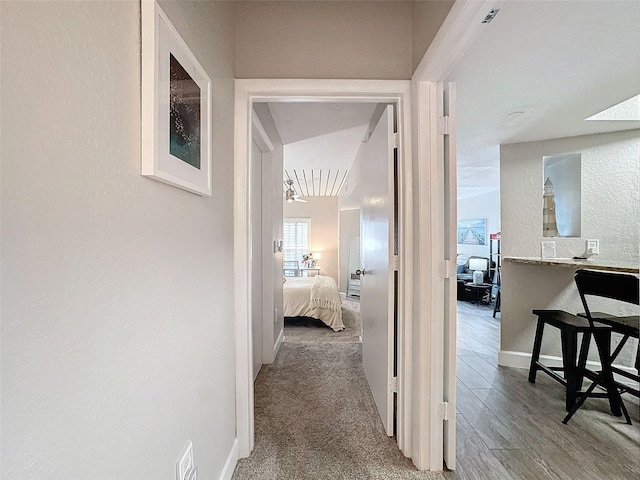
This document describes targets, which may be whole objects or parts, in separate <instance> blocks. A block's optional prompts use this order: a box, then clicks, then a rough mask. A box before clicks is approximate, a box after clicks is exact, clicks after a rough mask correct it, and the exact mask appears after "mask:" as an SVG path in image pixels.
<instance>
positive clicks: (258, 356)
mask: <svg viewBox="0 0 640 480" xmlns="http://www.w3.org/2000/svg"><path fill="white" fill-rule="evenodd" d="M249 168H250V169H251V190H250V192H249V202H250V203H251V280H250V281H251V341H252V344H253V347H252V357H253V379H254V380H255V379H256V377H257V376H258V373H259V372H260V368H261V367H262V353H263V350H262V344H263V338H262V336H263V325H262V323H263V318H262V315H263V308H262V152H261V151H260V148H259V147H258V145H256V143H255V142H251V163H250V165H249Z"/></svg>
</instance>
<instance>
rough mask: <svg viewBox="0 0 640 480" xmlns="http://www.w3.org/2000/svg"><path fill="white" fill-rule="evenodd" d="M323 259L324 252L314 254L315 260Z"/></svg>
mask: <svg viewBox="0 0 640 480" xmlns="http://www.w3.org/2000/svg"><path fill="white" fill-rule="evenodd" d="M321 258H322V252H313V259H314V260H320V259H321Z"/></svg>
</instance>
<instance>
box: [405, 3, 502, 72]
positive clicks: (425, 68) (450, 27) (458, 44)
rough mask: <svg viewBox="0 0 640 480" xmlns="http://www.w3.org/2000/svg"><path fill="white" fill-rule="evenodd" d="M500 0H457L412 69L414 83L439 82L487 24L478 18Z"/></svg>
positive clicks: (483, 15) (496, 5)
mask: <svg viewBox="0 0 640 480" xmlns="http://www.w3.org/2000/svg"><path fill="white" fill-rule="evenodd" d="M503 2H504V0H502V1H501V0H481V1H479V0H457V1H456V2H455V3H454V4H453V6H452V7H451V10H449V13H448V14H447V18H445V19H444V22H442V25H441V26H440V28H439V29H438V33H436V36H435V37H434V39H433V41H432V42H431V45H430V46H429V48H428V50H427V52H426V53H425V54H424V57H422V60H421V61H420V63H419V64H418V67H417V68H416V70H415V71H414V72H413V77H412V80H415V81H418V82H426V81H432V82H437V81H443V80H445V79H446V77H447V75H449V73H451V70H452V68H453V67H454V66H455V65H456V63H457V62H458V61H459V60H460V59H461V58H462V56H463V55H464V53H465V52H466V51H467V49H468V48H469V46H470V45H471V43H472V42H473V41H474V40H475V38H476V37H477V36H478V35H480V33H481V30H482V28H487V27H488V25H487V24H483V23H482V19H483V18H484V17H485V16H486V14H487V13H489V11H490V10H491V9H493V8H497V7H498V6H499V5H500V3H503Z"/></svg>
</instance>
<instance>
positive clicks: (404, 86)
mask: <svg viewBox="0 0 640 480" xmlns="http://www.w3.org/2000/svg"><path fill="white" fill-rule="evenodd" d="M246 82H247V83H251V81H246ZM239 83H242V82H239ZM274 83H278V82H274ZM287 83H288V82H287ZM301 83H306V84H309V83H310V82H305V81H301ZM311 83H313V82H311ZM317 83H318V84H323V88H321V89H320V90H325V91H324V92H318V94H317V96H316V99H319V100H318V101H320V102H329V103H336V101H340V102H344V101H351V102H356V103H369V104H379V103H387V104H388V103H392V104H394V105H396V106H397V112H398V120H397V121H395V120H393V116H391V117H389V118H391V121H390V122H389V120H388V119H387V122H386V124H390V128H393V127H394V126H395V125H396V124H398V126H399V127H400V129H401V128H402V125H406V124H408V121H407V114H408V112H407V102H408V91H409V83H408V82H375V83H377V84H378V85H376V87H377V88H375V89H373V91H377V93H376V94H372V93H371V91H372V89H371V88H370V87H371V86H370V85H368V86H367V85H364V84H367V83H369V82H362V83H363V85H355V88H354V87H353V86H352V87H351V90H350V89H349V88H347V89H346V90H347V93H345V91H344V90H342V88H344V87H345V85H342V86H341V87H342V88H341V89H338V90H339V91H340V90H342V91H341V93H340V95H338V96H336V94H335V93H331V92H327V91H326V86H327V84H330V83H331V82H326V81H325V82H317ZM340 83H343V82H340ZM355 83H356V84H357V83H360V82H355ZM362 87H365V88H362ZM305 90H306V93H305V94H304V95H302V96H300V94H293V95H292V94H291V93H288V92H287V88H284V89H282V90H281V92H282V91H283V92H284V93H283V94H280V95H269V96H267V98H265V96H263V95H257V96H256V97H254V98H252V100H249V95H247V96H245V97H244V99H243V100H244V101H247V103H246V106H247V111H246V113H245V117H244V118H247V119H248V117H249V113H250V112H251V111H253V107H254V106H258V104H261V103H265V102H269V103H271V102H276V103H279V102H290V101H301V100H309V99H310V95H309V93H308V91H309V89H308V86H307V87H305ZM290 91H291V90H289V92H290ZM243 103H244V102H243ZM267 108H268V107H267ZM381 117H382V115H381ZM237 118H238V116H237ZM241 122H242V124H243V125H247V124H246V123H244V121H241ZM245 131H246V130H245ZM406 134H408V132H406ZM406 134H405V136H402V137H401V138H402V141H400V142H398V144H399V149H400V151H401V152H402V153H400V154H399V158H400V159H402V158H403V154H404V153H407V152H408V151H409V149H408V145H409V138H408V135H406ZM383 137H384V138H385V140H386V141H391V142H393V143H395V138H394V137H390V136H389V135H387V134H386V133H385V135H383ZM248 146H249V145H248V144H245V143H244V141H243V142H242V145H239V144H237V147H239V148H240V149H241V150H242V151H238V149H237V153H238V155H239V158H248V153H249V152H248V148H247V147H248ZM392 148H393V147H392ZM408 160H410V157H408V156H407V162H405V163H404V164H403V165H398V167H397V169H398V171H400V173H401V174H402V173H404V171H405V170H406V168H407V166H409V168H410V164H409V163H408ZM400 162H401V160H400ZM248 167H249V168H248ZM238 170H242V171H241V172H239V171H238ZM236 173H237V174H240V176H241V178H243V179H249V178H250V176H251V169H250V165H247V163H245V162H243V164H242V165H239V164H238V163H237V164H236ZM280 175H281V177H280V180H279V181H278V186H279V189H280V191H279V199H280V202H282V199H283V198H282V197H283V183H282V171H280ZM236 176H238V175H236ZM243 183H244V181H243ZM246 186H247V187H248V184H246ZM245 188H246V187H245ZM312 188H313V186H312ZM248 190H249V188H247V189H246V190H244V191H243V188H242V187H240V188H239V189H238V190H237V191H238V193H239V194H241V197H242V198H241V199H238V198H237V199H236V200H237V202H236V204H237V205H238V200H240V203H241V204H242V205H240V207H241V208H239V209H237V210H238V211H239V212H246V213H244V215H243V214H242V213H241V214H240V215H237V216H236V233H240V235H238V236H237V241H236V243H237V244H238V243H239V242H240V243H241V242H243V241H245V242H246V244H247V245H249V244H250V239H251V238H252V236H251V227H250V222H248V219H249V218H250V211H251V209H250V205H249V202H247V199H248V198H250V192H249V191H248ZM399 190H400V192H399V195H398V198H399V199H400V200H401V201H402V200H403V193H402V189H399ZM296 194H297V195H299V194H298V193H297V192H296ZM405 201H406V199H405ZM401 211H402V214H403V215H407V214H410V205H409V204H408V202H407V208H405V209H404V210H401ZM336 213H337V212H336ZM247 214H249V215H247ZM405 222H406V220H404V221H402V222H399V223H400V227H399V228H398V229H397V231H398V232H400V233H402V225H403V224H404V223H405ZM239 230H240V232H239ZM392 230H393V231H396V229H395V228H392ZM402 239H403V237H402V235H401V236H400V240H399V241H398V242H397V244H398V245H399V248H402ZM263 240H264V238H263ZM272 240H273V241H271V240H270V241H269V242H264V241H263V244H266V243H268V244H269V245H270V248H273V249H274V250H273V251H272V252H275V254H274V256H275V258H278V259H279V261H280V262H282V252H281V251H279V250H280V249H281V248H282V244H281V243H280V242H282V238H273V239H272ZM389 243H390V244H393V243H394V242H389ZM310 253H311V252H310ZM321 255H322V259H321V262H322V263H321V264H320V265H322V264H323V263H324V261H325V255H324V252H321ZM336 257H337V255H336ZM336 260H337V258H336ZM336 263H337V262H336ZM387 263H389V262H387ZM236 264H237V267H238V268H237V269H236V271H237V273H238V276H237V277H236V287H237V290H238V293H239V295H238V301H239V302H241V301H242V300H241V299H242V298H243V297H244V298H246V299H247V300H249V299H250V298H253V295H252V291H251V290H252V285H251V282H247V281H246V280H245V279H247V280H248V277H249V270H248V267H249V265H250V262H248V261H247V259H246V258H244V257H243V258H242V259H240V258H239V257H236ZM325 266H326V265H325ZM282 268H283V267H282V264H281V263H280V273H279V277H278V278H279V279H280V282H281V281H282V277H283V269H282ZM336 270H337V268H336ZM242 272H245V273H244V274H243V273H242ZM245 275H246V276H245ZM406 275H407V276H406V277H404V278H403V276H402V274H401V275H400V279H399V281H398V284H399V285H398V287H397V288H394V291H395V290H397V291H398V292H399V294H400V298H401V300H400V301H399V302H397V304H398V305H399V307H400V308H399V310H400V309H401V308H403V307H404V305H405V302H406V300H404V299H403V298H402V294H403V289H404V288H405V285H406V284H407V282H406V280H407V278H409V275H410V271H407V272H406ZM336 276H337V275H336ZM243 277H244V278H243ZM241 279H242V280H241ZM338 280H339V279H338ZM336 283H337V282H336ZM391 303H396V302H393V301H392V302H391ZM245 305H246V303H245V304H244V305H243V306H242V307H239V308H238V310H237V313H239V314H240V317H241V319H240V322H237V323H236V327H237V332H238V333H239V335H238V336H237V338H238V343H239V345H238V346H239V348H238V353H239V363H238V365H239V367H240V368H239V374H238V391H239V395H238V397H239V402H238V404H239V409H238V415H239V419H238V425H239V427H240V428H239V452H240V456H243V453H244V455H246V454H247V453H248V452H249V451H250V450H251V442H252V440H253V433H252V428H253V405H252V399H251V394H250V393H251V391H252V377H253V365H252V358H251V354H250V350H249V349H248V348H247V345H248V344H250V342H251V331H250V326H251V325H250V323H249V320H250V315H249V312H248V311H247V308H246V306H245ZM398 317H399V318H402V315H401V313H400V314H399V315H398ZM237 320H238V319H237ZM274 323H277V319H274ZM399 343H400V345H402V342H399ZM398 354H399V356H400V357H399V358H401V356H402V354H403V347H402V346H401V347H399V348H398ZM398 363H399V364H402V362H401V361H400V362H398ZM243 371H244V372H246V374H245V373H242V372H243ZM247 374H248V375H247ZM399 375H401V373H399ZM249 379H251V381H247V380H249ZM384 383H385V384H386V385H391V379H390V378H389V379H388V380H385V382H384ZM399 398H400V401H398V402H397V404H398V405H402V404H403V401H404V399H402V396H401V392H399ZM402 413H403V412H402V410H401V409H400V408H399V409H398V416H399V420H398V425H399V426H402V421H403V417H402ZM240 417H242V418H240ZM399 431H400V432H401V431H402V428H401V427H400V428H399ZM242 433H244V434H245V435H246V436H244V438H245V440H246V444H245V445H244V447H245V448H246V451H245V452H243V445H242V442H240V440H241V439H242V438H243V435H242ZM400 436H402V434H401V435H400ZM398 443H399V445H400V447H401V448H402V442H401V440H400V438H399V441H398Z"/></svg>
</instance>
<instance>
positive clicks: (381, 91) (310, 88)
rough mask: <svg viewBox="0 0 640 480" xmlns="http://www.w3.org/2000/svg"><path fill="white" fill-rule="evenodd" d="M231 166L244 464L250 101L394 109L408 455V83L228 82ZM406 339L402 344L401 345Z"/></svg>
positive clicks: (401, 417)
mask: <svg viewBox="0 0 640 480" xmlns="http://www.w3.org/2000/svg"><path fill="white" fill-rule="evenodd" d="M235 99H236V101H235V124H234V131H235V144H234V147H235V152H234V156H235V161H234V171H235V174H234V245H235V249H234V270H235V276H234V288H235V298H234V310H235V315H234V327H235V334H236V425H237V437H238V438H237V440H238V452H239V456H240V457H241V458H242V457H247V456H248V455H249V454H250V453H251V450H252V449H253V442H254V433H253V431H254V430H253V428H254V421H253V381H252V378H253V377H252V364H251V360H252V359H251V336H252V335H251V328H250V327H251V325H250V313H249V308H248V305H250V299H251V298H252V286H251V284H250V283H249V282H248V280H249V278H250V276H249V272H250V261H249V259H248V258H247V255H246V252H247V251H248V248H249V246H250V245H251V226H250V222H249V219H250V218H251V217H250V214H251V208H250V202H249V185H250V170H249V161H248V159H249V152H250V131H251V111H252V105H253V102H254V101H263V102H264V101H266V102H285V101H316V102H367V103H395V104H396V105H397V108H398V131H399V135H400V142H399V148H398V156H399V159H400V161H399V165H398V171H399V173H398V175H399V178H400V185H399V188H398V200H399V204H400V208H399V211H400V216H399V219H398V224H399V255H400V272H401V274H400V278H399V284H398V298H399V306H398V331H399V332H400V334H399V335H400V338H401V339H400V341H399V346H398V360H399V367H398V385H399V389H398V390H399V391H398V413H397V416H398V420H397V421H398V446H399V447H400V449H401V450H402V451H403V452H404V453H405V455H410V454H411V444H410V443H409V442H408V440H409V439H410V437H411V433H410V432H411V428H412V427H411V412H410V403H409V401H408V400H407V399H406V398H405V392H404V388H407V387H408V386H409V385H410V382H408V381H407V382H405V381H404V379H405V378H407V376H408V375H409V374H410V372H409V371H408V368H410V366H411V360H410V359H411V348H412V347H413V344H412V339H411V334H412V329H411V328H405V327H404V320H405V319H410V318H411V315H412V288H413V283H412V275H413V263H412V258H411V252H412V239H413V232H412V225H413V221H412V203H413V202H412V200H413V199H412V196H411V137H410V118H411V117H410V110H409V108H410V82H409V81H402V80H236V96H235ZM405 337H406V338H405ZM405 383H406V385H405Z"/></svg>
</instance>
